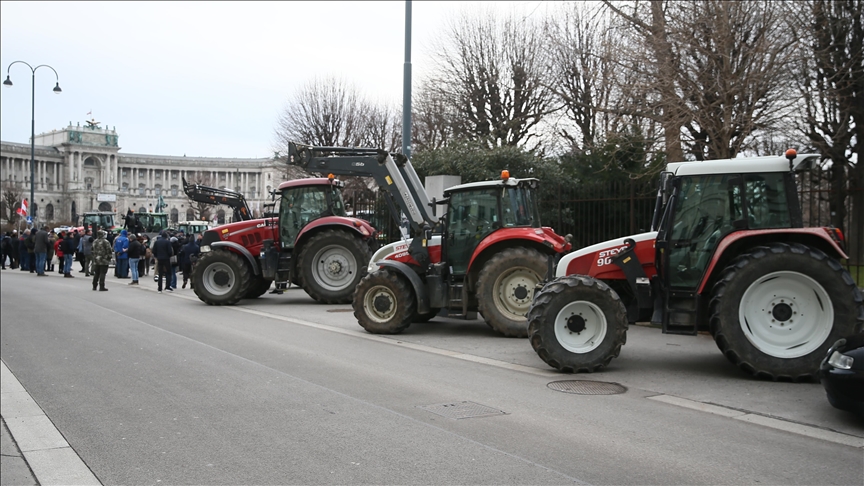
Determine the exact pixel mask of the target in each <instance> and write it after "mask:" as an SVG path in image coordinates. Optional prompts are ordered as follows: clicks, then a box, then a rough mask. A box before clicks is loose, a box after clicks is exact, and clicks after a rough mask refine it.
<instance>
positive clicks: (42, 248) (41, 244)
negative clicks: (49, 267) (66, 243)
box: [33, 226, 49, 277]
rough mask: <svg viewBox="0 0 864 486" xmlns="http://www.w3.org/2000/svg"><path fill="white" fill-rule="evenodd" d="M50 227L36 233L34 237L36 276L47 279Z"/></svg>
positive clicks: (44, 227)
mask: <svg viewBox="0 0 864 486" xmlns="http://www.w3.org/2000/svg"><path fill="white" fill-rule="evenodd" d="M48 245H49V243H48V226H43V227H42V229H40V230H39V231H37V232H36V236H34V237H33V253H35V254H36V275H38V276H40V277H46V276H47V275H45V260H46V258H47V257H48Z"/></svg>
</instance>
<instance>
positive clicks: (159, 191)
mask: <svg viewBox="0 0 864 486" xmlns="http://www.w3.org/2000/svg"><path fill="white" fill-rule="evenodd" d="M154 190H155V191H156V192H155V194H156V196H157V197H158V196H161V195H162V186H161V185H160V184H156V187H155V188H154Z"/></svg>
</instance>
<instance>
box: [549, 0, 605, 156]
mask: <svg viewBox="0 0 864 486" xmlns="http://www.w3.org/2000/svg"><path fill="white" fill-rule="evenodd" d="M606 24H607V22H606V20H605V19H604V18H603V16H602V15H601V12H599V11H598V10H597V9H596V8H592V7H587V6H586V4H581V3H574V4H572V5H571V6H570V7H569V8H566V9H564V10H562V11H561V12H560V15H555V16H552V17H550V18H549V19H547V20H546V27H545V31H546V34H547V36H548V45H549V54H548V58H547V60H548V63H549V67H548V70H549V72H550V73H552V76H551V77H550V79H549V89H550V90H551V91H552V93H554V95H555V101H556V102H557V103H558V104H559V105H560V107H561V109H562V111H563V115H564V117H565V119H566V120H567V121H569V122H570V123H562V124H559V125H558V127H557V131H558V134H559V135H560V136H562V137H563V138H564V139H566V140H567V142H568V143H569V144H570V146H571V147H572V150H576V151H583V150H590V149H591V148H592V147H593V146H594V143H595V140H596V139H597V137H598V115H599V114H600V113H599V111H598V108H600V109H602V108H608V106H609V101H610V96H611V94H612V92H613V88H614V85H615V83H614V81H615V79H614V77H615V76H614V74H615V69H614V62H615V61H614V56H615V53H614V47H613V44H614V39H613V38H612V37H613V36H611V35H610V33H611V32H612V31H611V30H610V29H609V28H608V25H606ZM607 113H608V112H607ZM599 135H601V136H602V135H603V133H600V134H599Z"/></svg>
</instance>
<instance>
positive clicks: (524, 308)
mask: <svg viewBox="0 0 864 486" xmlns="http://www.w3.org/2000/svg"><path fill="white" fill-rule="evenodd" d="M546 266H547V262H546V256H545V255H543V254H542V253H540V252H539V251H537V250H534V249H533V248H507V249H505V250H504V251H501V252H498V253H497V254H495V256H493V257H492V258H491V259H490V260H489V261H488V262H486V264H485V265H483V269H482V270H480V277H479V278H478V279H477V303H478V307H479V311H480V313H481V314H483V318H484V319H485V320H486V323H487V324H489V327H491V328H492V329H494V330H496V331H498V332H499V333H501V334H503V335H505V336H508V337H520V338H524V337H527V336H528V319H527V318H526V316H527V315H528V309H530V308H531V301H532V299H533V297H534V287H535V286H536V285H537V284H538V283H540V282H541V281H543V275H545V274H546Z"/></svg>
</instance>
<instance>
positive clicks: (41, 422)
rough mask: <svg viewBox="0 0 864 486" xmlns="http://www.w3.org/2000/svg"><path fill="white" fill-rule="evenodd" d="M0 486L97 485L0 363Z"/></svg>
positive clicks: (4, 364)
mask: <svg viewBox="0 0 864 486" xmlns="http://www.w3.org/2000/svg"><path fill="white" fill-rule="evenodd" d="M0 421H2V435H0V445H2V447H0V448H2V454H3V455H2V462H0V485H3V486H5V485H10V486H11V485H24V484H28V485H30V484H41V485H49V484H67V485H79V484H80V485H101V484H102V483H100V482H99V480H98V479H96V476H94V475H93V473H92V472H91V471H90V469H89V468H88V467H87V465H86V464H84V461H82V460H81V458H80V457H78V454H77V453H76V452H75V451H74V450H73V449H72V447H70V446H69V443H67V442H66V439H65V438H64V437H63V435H62V434H61V433H60V431H59V430H57V428H56V427H54V424H53V423H52V422H51V419H49V418H48V416H47V415H45V413H44V412H43V411H42V408H40V407H39V405H38V404H37V403H36V402H35V401H34V400H33V398H32V397H31V396H30V393H28V392H27V390H25V389H24V387H23V386H21V383H20V382H19V381H18V379H17V378H15V375H13V374H12V372H11V371H9V368H7V367H6V363H4V362H2V361H0Z"/></svg>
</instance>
